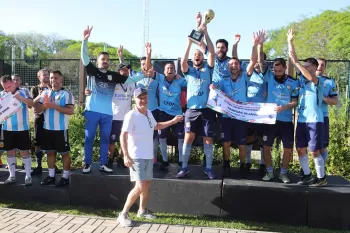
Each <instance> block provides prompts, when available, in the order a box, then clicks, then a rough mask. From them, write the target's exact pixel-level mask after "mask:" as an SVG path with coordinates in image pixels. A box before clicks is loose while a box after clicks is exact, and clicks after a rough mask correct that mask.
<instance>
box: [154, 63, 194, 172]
mask: <svg viewBox="0 0 350 233" xmlns="http://www.w3.org/2000/svg"><path fill="white" fill-rule="evenodd" d="M175 77H176V72H175V65H174V63H173V62H168V63H166V64H165V66H164V75H162V74H160V75H158V76H156V80H157V81H158V83H159V110H160V112H159V121H162V122H163V121H168V120H171V119H173V118H174V116H177V115H181V114H182V108H181V104H180V96H181V90H182V88H184V87H187V82H186V79H184V78H179V79H176V78H175ZM169 130H171V131H172V132H173V133H175V135H176V137H177V139H178V150H179V164H181V162H182V147H183V142H184V124H183V122H178V123H177V124H175V125H172V126H170V127H167V128H164V129H162V130H160V132H159V144H160V152H161V153H162V157H163V161H162V163H161V165H160V169H161V170H164V168H166V167H168V166H169V162H168V154H167V147H168V145H167V138H168V133H169Z"/></svg>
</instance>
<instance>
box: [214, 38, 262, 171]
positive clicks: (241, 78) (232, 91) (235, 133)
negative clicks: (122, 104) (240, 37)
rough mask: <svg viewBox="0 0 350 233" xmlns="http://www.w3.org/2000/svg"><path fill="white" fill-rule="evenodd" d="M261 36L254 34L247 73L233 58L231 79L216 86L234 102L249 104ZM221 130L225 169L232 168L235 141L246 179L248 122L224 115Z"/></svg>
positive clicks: (217, 83) (236, 59)
mask: <svg viewBox="0 0 350 233" xmlns="http://www.w3.org/2000/svg"><path fill="white" fill-rule="evenodd" d="M261 36H262V35H261V34H260V33H259V34H256V35H255V34H254V38H253V50H252V55H251V58H250V62H249V65H248V66H247V69H246V71H242V70H241V65H240V64H241V62H240V60H239V59H238V58H236V57H232V58H231V59H230V61H229V63H228V65H229V67H228V68H229V71H230V78H223V79H221V80H220V81H219V82H215V84H214V85H215V86H217V87H219V88H220V90H221V91H223V92H224V93H225V94H226V95H227V96H228V97H229V98H231V99H232V100H234V101H237V102H247V82H248V81H249V79H250V77H251V76H252V74H253V70H254V66H255V64H256V62H257V59H258V54H257V46H258V43H259V39H260V37H261ZM214 85H213V86H214ZM221 128H222V133H221V135H222V138H223V143H224V145H223V150H224V169H225V170H226V169H229V167H230V160H229V159H230V148H231V142H232V141H235V142H236V144H237V145H238V148H239V158H240V168H239V171H240V175H241V177H245V176H246V175H247V170H246V169H245V156H246V148H245V144H246V137H247V136H246V132H247V122H244V121H240V120H237V119H233V118H230V117H229V116H227V115H226V114H223V117H222V121H221Z"/></svg>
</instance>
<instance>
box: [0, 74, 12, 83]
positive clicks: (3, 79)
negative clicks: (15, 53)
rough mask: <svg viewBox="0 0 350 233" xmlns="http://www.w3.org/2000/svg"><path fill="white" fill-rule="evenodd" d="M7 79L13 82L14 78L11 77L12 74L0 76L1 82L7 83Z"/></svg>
mask: <svg viewBox="0 0 350 233" xmlns="http://www.w3.org/2000/svg"><path fill="white" fill-rule="evenodd" d="M7 81H11V82H12V78H11V76H10V75H4V76H1V78H0V82H1V83H6V82H7Z"/></svg>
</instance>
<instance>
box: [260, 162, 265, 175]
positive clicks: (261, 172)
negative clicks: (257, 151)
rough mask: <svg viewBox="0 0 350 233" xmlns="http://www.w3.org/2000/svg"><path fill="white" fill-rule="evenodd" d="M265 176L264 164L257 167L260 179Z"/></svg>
mask: <svg viewBox="0 0 350 233" xmlns="http://www.w3.org/2000/svg"><path fill="white" fill-rule="evenodd" d="M265 174H266V165H265V164H260V166H259V175H260V177H264V176H265Z"/></svg>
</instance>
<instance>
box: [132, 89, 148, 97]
mask: <svg viewBox="0 0 350 233" xmlns="http://www.w3.org/2000/svg"><path fill="white" fill-rule="evenodd" d="M144 94H146V95H147V90H146V89H145V88H142V87H139V88H136V89H135V90H134V97H135V98H137V97H139V96H140V95H144Z"/></svg>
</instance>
